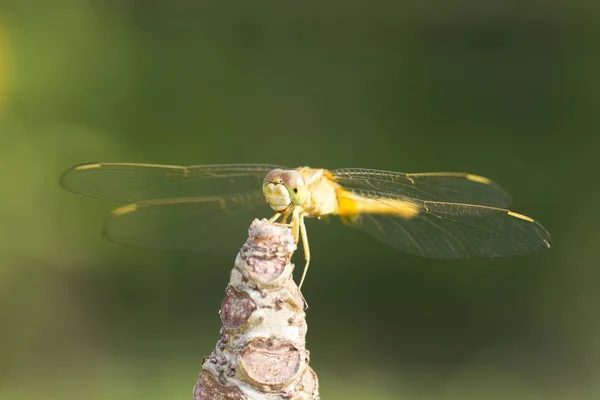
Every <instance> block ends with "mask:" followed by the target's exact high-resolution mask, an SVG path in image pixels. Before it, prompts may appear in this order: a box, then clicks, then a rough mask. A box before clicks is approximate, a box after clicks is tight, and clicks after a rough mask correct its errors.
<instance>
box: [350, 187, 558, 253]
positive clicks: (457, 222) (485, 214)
mask: <svg viewBox="0 0 600 400" xmlns="http://www.w3.org/2000/svg"><path fill="white" fill-rule="evenodd" d="M380 201H382V202H385V199H380ZM415 203H416V204H417V206H418V207H419V209H420V210H421V212H420V213H418V214H417V215H415V216H414V217H412V218H410V219H407V218H402V217H398V216H394V215H380V214H363V215H360V216H358V218H357V219H356V220H355V221H354V223H352V225H354V226H356V227H358V228H361V229H363V230H365V231H366V232H368V233H370V234H371V235H373V236H375V237H376V238H378V239H380V240H382V241H383V242H385V243H386V244H388V245H390V246H393V247H395V248H397V249H399V250H402V251H404V252H407V253H411V254H415V255H418V256H422V257H428V258H466V257H500V256H510V255H517V254H523V253H529V252H533V251H537V250H541V249H545V248H548V247H550V235H549V233H548V232H547V231H546V229H544V227H543V226H542V225H540V224H539V223H538V222H536V221H534V220H532V219H530V218H529V217H526V216H524V215H521V214H517V213H514V212H511V211H508V210H504V209H499V208H493V207H485V206H475V205H469V204H455V203H443V202H430V201H427V202H415Z"/></svg>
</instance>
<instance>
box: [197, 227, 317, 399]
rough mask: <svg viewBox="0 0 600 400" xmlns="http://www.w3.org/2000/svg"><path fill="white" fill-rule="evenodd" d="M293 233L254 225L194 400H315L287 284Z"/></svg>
mask: <svg viewBox="0 0 600 400" xmlns="http://www.w3.org/2000/svg"><path fill="white" fill-rule="evenodd" d="M291 231H292V229H290V227H288V226H281V225H279V224H275V223H273V222H269V221H268V220H266V219H263V220H254V221H253V222H252V225H251V226H250V229H249V231H248V233H249V236H248V240H247V241H246V243H245V244H244V246H242V249H241V250H240V252H239V253H238V255H237V257H236V260H235V267H234V268H233V270H232V271H231V276H230V282H229V285H228V286H227V290H226V295H225V299H224V300H223V303H222V305H221V309H220V310H219V315H220V317H221V322H222V323H223V327H222V329H221V338H220V339H219V341H218V342H217V345H216V347H215V349H214V350H213V352H212V353H211V354H210V356H208V357H205V358H204V360H203V363H202V371H201V372H200V376H199V378H198V381H197V383H196V386H195V387H194V400H209V399H210V400H215V399H228V400H250V399H252V400H267V399H268V400H284V399H285V400H290V399H293V400H319V398H320V397H319V385H318V379H317V375H316V374H315V372H314V371H313V370H312V368H310V366H309V365H308V363H309V352H308V350H306V330H307V325H306V314H305V312H304V309H303V306H304V300H303V297H302V294H301V293H300V289H299V288H298V286H297V285H296V283H295V282H294V280H293V279H292V271H293V268H294V266H293V264H292V263H291V262H290V261H291V257H292V254H293V252H294V251H295V250H296V242H295V241H294V238H293V237H292V232H291Z"/></svg>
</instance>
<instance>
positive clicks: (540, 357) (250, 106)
mask: <svg viewBox="0 0 600 400" xmlns="http://www.w3.org/2000/svg"><path fill="white" fill-rule="evenodd" d="M599 8H600V7H598V3H597V2H593V1H588V2H585V1H580V2H577V1H567V0H562V1H561V0H555V1H534V0H531V1H525V2H517V1H501V0H490V1H484V2H481V1H467V0H460V1H453V2H444V1H441V0H439V1H434V0H429V1H412V0H411V1H405V2H372V1H366V0H349V1H345V2H341V1H337V2H316V1H314V2H312V1H309V2H298V3H294V4H291V2H290V3H288V2H281V1H274V2H260V3H255V2H243V1H240V2H218V1H193V0H162V1H161V0H145V1H136V0H118V1H117V0H102V1H101V0H57V1H52V2H50V1H43V0H0V166H1V168H0V182H1V183H2V189H1V191H0V193H1V194H0V216H1V218H0V399H2V400H4V399H10V400H12V399H82V398H84V399H90V400H94V399H191V391H192V387H193V385H194V383H195V380H196V377H197V373H198V372H199V370H200V365H201V360H202V357H203V356H205V355H207V354H209V353H210V352H211V350H212V348H213V347H214V345H215V343H216V341H217V339H218V337H219V328H220V325H221V324H220V320H219V317H218V314H217V311H218V309H219V306H220V304H221V301H222V298H223V296H224V290H225V286H226V284H227V282H228V279H229V272H230V270H231V268H232V267H233V260H234V256H235V253H236V251H237V248H233V249H232V250H231V254H222V255H212V256H205V255H198V254H187V253H168V252H159V251H153V250H144V249H136V248H126V247H119V246H115V245H112V244H111V243H108V242H107V241H105V240H104V239H103V238H102V235H101V226H102V221H103V218H104V217H105V216H106V215H107V214H108V213H109V211H110V209H111V208H112V205H110V204H106V203H102V202H97V201H93V200H90V199H85V198H83V197H79V196H75V195H72V194H70V193H67V192H65V191H63V190H62V189H61V188H60V187H59V186H58V178H59V176H60V174H61V172H62V171H63V170H65V169H66V168H68V167H69V166H71V165H73V164H77V163H81V162H87V161H128V162H150V163H168V164H207V163H229V162H266V163H276V164H283V165H288V166H292V167H295V166H298V165H310V166H313V167H325V168H336V167H369V168H378V169H390V170H397V171H405V172H424V171H440V170H442V171H468V172H472V173H476V174H480V175H484V176H489V177H491V178H492V179H494V180H496V181H497V182H500V183H501V184H502V185H503V186H504V187H505V188H506V189H507V190H508V191H509V192H510V193H511V194H512V195H513V197H514V204H513V206H512V209H514V210H515V211H518V212H521V213H524V214H527V215H530V216H532V217H534V218H535V219H537V220H539V221H541V222H542V223H543V224H544V226H545V227H546V228H547V229H548V230H549V231H550V232H551V234H552V236H553V247H552V249H551V250H549V251H545V252H542V253H537V254H532V255H527V256H522V257H515V258H505V259H474V260H458V261H457V260H455V261H443V260H442V261H439V260H437V261H435V260H424V259H420V258H416V257H413V256H409V255H406V254H402V253H399V252H397V251H396V250H394V249H392V248H390V247H387V246H385V245H384V244H382V243H380V242H377V241H376V240H375V239H373V238H372V237H370V236H368V235H365V234H364V233H362V232H360V231H356V230H353V229H347V228H346V227H344V226H343V225H342V224H341V223H336V222H332V223H331V224H325V223H321V222H319V221H309V225H308V228H309V231H310V237H311V251H312V257H313V258H312V263H311V271H310V273H309V275H308V280H307V282H306V284H305V286H304V294H305V296H306V298H307V300H308V302H309V304H310V308H309V309H308V324H309V332H308V348H309V349H310V350H311V355H312V360H311V365H312V366H313V368H314V369H315V370H316V371H317V373H318V375H319V378H320V381H321V394H322V398H323V399H328V400H333V399H374V400H379V399H416V400H419V399H442V400H447V399H448V400H449V399H453V400H459V399H526V400H528V399H598V398H600V313H599V312H598V305H599V304H600V303H599V301H600V291H599V290H598V285H599V282H600V272H599V268H598V267H599V266H600V249H599V245H598V243H600V230H599V228H598V227H599V226H600V214H599V213H598V204H599V202H600V182H599V181H598V174H597V173H598V172H599V170H600V169H599V168H598V167H597V160H598V150H599V149H600V147H599V144H600V135H599V133H598V132H599V129H600V59H599V55H600V53H599V52H598V49H600V40H599V39H600V32H599V28H600V13H599V11H600V10H599ZM248 222H250V221H248ZM240 244H241V243H240ZM295 261H296V263H297V264H300V263H301V262H302V257H301V254H297V255H296V258H295Z"/></svg>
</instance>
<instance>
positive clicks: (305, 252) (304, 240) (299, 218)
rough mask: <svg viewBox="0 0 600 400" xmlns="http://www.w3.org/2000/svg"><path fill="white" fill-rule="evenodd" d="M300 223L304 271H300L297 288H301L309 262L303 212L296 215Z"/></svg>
mask: <svg viewBox="0 0 600 400" xmlns="http://www.w3.org/2000/svg"><path fill="white" fill-rule="evenodd" d="M298 220H299V224H298V225H300V234H301V235H302V248H303V249H304V259H305V261H306V262H305V263H304V271H302V278H301V279H300V285H298V289H302V284H303V283H304V278H306V273H307V272H308V264H309V263H310V248H309V247H308V235H307V234H306V225H305V224H304V214H300V215H299V216H298Z"/></svg>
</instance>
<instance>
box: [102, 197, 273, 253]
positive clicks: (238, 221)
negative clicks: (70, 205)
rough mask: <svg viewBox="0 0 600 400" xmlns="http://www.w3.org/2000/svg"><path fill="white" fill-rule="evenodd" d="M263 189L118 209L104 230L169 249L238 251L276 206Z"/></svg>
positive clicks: (116, 238)
mask: <svg viewBox="0 0 600 400" xmlns="http://www.w3.org/2000/svg"><path fill="white" fill-rule="evenodd" d="M269 210H270V208H269V207H268V205H267V204H266V202H265V199H264V196H263V195H262V192H261V190H260V189H258V190H253V191H249V192H244V193H239V194H235V195H228V196H221V197H190V198H176V199H162V200H154V201H147V202H141V203H135V204H129V205H126V206H123V207H120V208H117V209H116V210H114V211H113V213H112V215H111V216H110V217H109V218H108V219H107V220H106V222H105V225H104V235H105V236H106V238H107V239H108V240H110V241H111V242H114V243H118V244H124V245H130V246H141V247H150V248H156V249H168V250H192V251H207V250H208V251H217V252H218V251H222V250H224V249H225V250H230V251H235V250H236V249H237V248H239V246H241V245H242V244H243V243H244V240H245V238H246V237H247V230H248V227H249V226H250V223H251V222H252V220H253V219H254V218H265V217H266V218H268V217H271V216H272V215H273V211H272V210H271V211H269Z"/></svg>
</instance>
